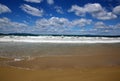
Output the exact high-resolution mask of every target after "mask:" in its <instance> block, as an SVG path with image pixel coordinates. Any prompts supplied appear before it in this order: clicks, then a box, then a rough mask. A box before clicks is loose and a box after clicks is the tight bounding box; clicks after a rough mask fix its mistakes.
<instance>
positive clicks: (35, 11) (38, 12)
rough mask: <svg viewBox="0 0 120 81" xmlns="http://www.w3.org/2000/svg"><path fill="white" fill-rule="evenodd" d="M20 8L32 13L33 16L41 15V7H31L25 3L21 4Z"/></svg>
mask: <svg viewBox="0 0 120 81" xmlns="http://www.w3.org/2000/svg"><path fill="white" fill-rule="evenodd" d="M20 8H21V9H22V10H23V11H25V12H26V13H28V14H30V15H33V16H40V17H41V16H42V15H43V10H42V9H37V8H35V7H32V6H30V5H27V4H23V5H21V6H20Z"/></svg>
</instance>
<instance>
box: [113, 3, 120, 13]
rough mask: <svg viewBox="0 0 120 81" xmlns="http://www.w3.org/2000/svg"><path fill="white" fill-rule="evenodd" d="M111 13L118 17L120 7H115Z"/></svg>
mask: <svg viewBox="0 0 120 81" xmlns="http://www.w3.org/2000/svg"><path fill="white" fill-rule="evenodd" d="M113 13H115V14H117V15H120V5H119V6H116V7H115V8H114V9H113Z"/></svg>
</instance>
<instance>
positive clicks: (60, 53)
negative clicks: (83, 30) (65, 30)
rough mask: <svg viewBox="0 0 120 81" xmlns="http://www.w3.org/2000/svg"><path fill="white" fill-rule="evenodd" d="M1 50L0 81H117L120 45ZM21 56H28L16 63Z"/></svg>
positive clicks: (1, 45)
mask: <svg viewBox="0 0 120 81" xmlns="http://www.w3.org/2000/svg"><path fill="white" fill-rule="evenodd" d="M27 47H29V48H27ZM3 48H4V49H3ZM13 48H14V50H11V49H13ZM0 49H2V50H0V54H1V58H0V81H120V77H119V76H120V50H119V49H120V44H82V45H81V44H80V45H77V44H73V45H71V44H42V45H41V44H16V43H11V44H8V43H0ZM10 50H11V51H10ZM23 50H26V51H23ZM8 53H10V54H8ZM27 53H29V54H27ZM4 54H5V55H8V57H5V56H4ZM12 54H13V55H12ZM20 54H21V56H23V55H26V56H27V57H26V58H25V57H24V59H21V60H16V61H15V58H18V57H17V56H20ZM14 55H15V56H14ZM28 55H30V56H29V57H28ZM19 58H22V57H19Z"/></svg>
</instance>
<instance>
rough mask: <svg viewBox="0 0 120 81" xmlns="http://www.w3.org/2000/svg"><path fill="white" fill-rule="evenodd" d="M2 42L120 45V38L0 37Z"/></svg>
mask: <svg viewBox="0 0 120 81" xmlns="http://www.w3.org/2000/svg"><path fill="white" fill-rule="evenodd" d="M0 42H29V43H120V37H78V36H0Z"/></svg>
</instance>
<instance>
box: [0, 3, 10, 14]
mask: <svg viewBox="0 0 120 81" xmlns="http://www.w3.org/2000/svg"><path fill="white" fill-rule="evenodd" d="M8 12H11V10H10V9H9V8H8V7H7V6H6V5H3V4H1V3H0V14H2V13H8Z"/></svg>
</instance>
